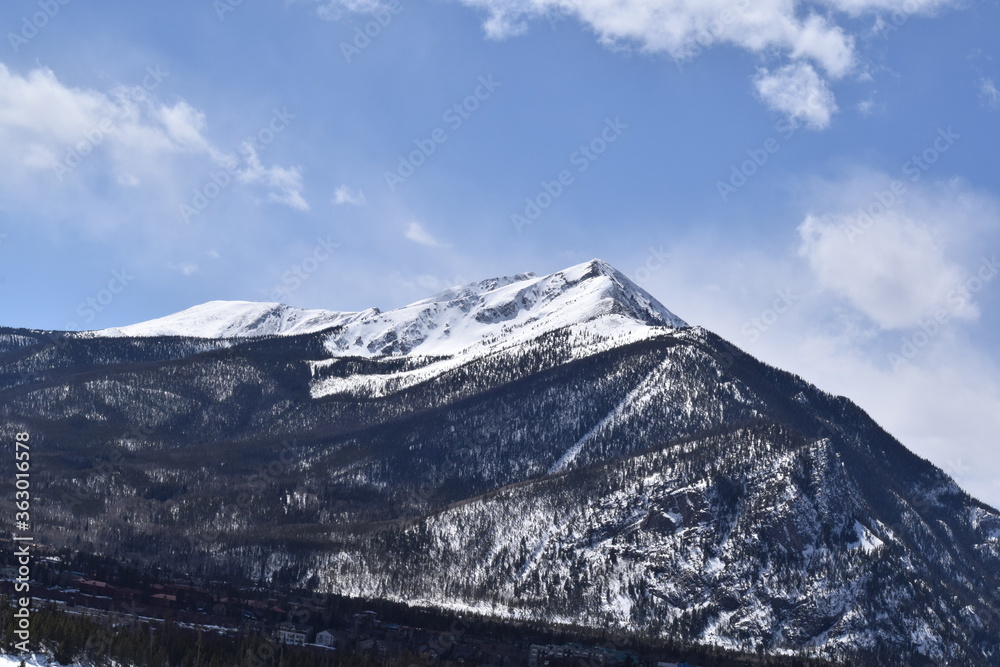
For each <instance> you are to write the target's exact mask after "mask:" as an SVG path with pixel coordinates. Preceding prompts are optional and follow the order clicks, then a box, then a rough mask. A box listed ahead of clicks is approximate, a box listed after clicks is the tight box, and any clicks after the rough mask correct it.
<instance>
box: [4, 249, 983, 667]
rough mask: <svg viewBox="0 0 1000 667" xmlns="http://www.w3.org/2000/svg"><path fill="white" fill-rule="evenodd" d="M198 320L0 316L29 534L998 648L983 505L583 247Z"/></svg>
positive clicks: (646, 619) (968, 661) (490, 609)
mask: <svg viewBox="0 0 1000 667" xmlns="http://www.w3.org/2000/svg"><path fill="white" fill-rule="evenodd" d="M192 310H193V311H194V313H193V314H192V311H185V313H186V314H185V313H180V314H178V315H176V316H172V317H171V318H164V320H166V321H159V324H155V325H154V323H145V324H143V325H136V327H137V328H136V329H132V333H131V334H128V333H125V334H123V333H122V331H123V330H128V329H129V328H128V327H126V328H124V329H123V330H118V331H116V332H97V333H96V334H95V333H92V334H90V335H86V336H82V335H66V336H58V335H54V334H52V335H50V334H46V333H44V332H43V333H40V332H35V331H27V330H3V329H0V430H2V429H3V428H8V429H16V428H31V429H32V431H33V433H37V438H38V441H37V443H36V444H35V445H34V447H33V452H32V453H33V459H32V465H33V469H35V468H37V469H39V470H46V471H52V474H51V476H50V478H47V480H46V494H45V496H44V497H42V498H40V499H39V501H38V504H37V507H36V510H35V512H36V516H37V519H36V520H37V525H38V526H39V528H38V531H37V537H36V539H39V540H46V541H47V542H49V543H51V544H56V545H66V546H69V547H73V548H85V549H89V550H92V551H94V552H101V553H105V554H107V555H109V556H113V557H116V558H123V559H128V560H133V561H137V560H146V561H148V562H151V563H156V564H160V565H165V566H169V567H173V568H178V569H182V570H183V571H185V572H188V573H191V574H192V575H193V576H201V575H204V576H219V577H227V578H229V579H233V580H236V579H238V580H240V581H248V582H255V581H261V580H267V581H270V582H272V583H273V584H275V585H284V586H289V587H293V586H305V587H310V588H317V589H321V590H325V591H331V592H337V593H342V594H348V595H353V596H359V597H369V598H383V599H391V600H401V601H407V602H416V603H420V604H427V605H432V606H436V607H442V608H450V609H456V610H468V611H475V612H477V613H481V614H485V615H492V616H499V617H506V618H517V619H527V620H533V621H537V622H540V623H553V622H557V623H566V624H574V625H578V626H585V627H591V628H596V629H600V630H602V631H603V630H608V631H613V632H615V633H621V634H622V635H626V636H629V637H632V638H633V639H635V640H636V641H650V642H654V641H658V640H662V639H664V638H670V639H671V640H673V641H679V642H682V643H689V644H698V645H705V646H722V647H727V648H730V649H738V650H742V651H747V652H751V653H758V652H759V653H763V654H765V655H779V654H781V655H796V656H822V657H825V658H829V659H833V660H840V661H848V660H850V661H852V662H853V663H854V664H864V665H899V664H907V665H934V664H956V665H958V664H961V665H977V666H979V665H981V666H984V667H985V666H990V665H997V664H1000V512H997V510H996V509H994V508H991V507H989V506H987V505H985V504H983V503H981V502H979V501H977V500H975V499H974V498H971V497H969V496H968V495H967V494H965V493H964V492H963V491H962V490H961V489H960V488H959V487H958V486H957V485H956V484H955V483H954V482H953V481H952V480H951V479H950V478H949V477H948V476H947V475H946V474H944V473H943V472H942V471H940V470H938V469H937V468H935V467H934V466H933V465H931V464H930V463H929V462H927V461H925V460H923V459H920V458H919V457H917V456H915V455H914V454H912V453H911V452H909V451H908V450H907V449H906V448H905V447H904V446H903V445H902V444H900V443H899V442H897V441H896V440H894V439H893V438H892V437H891V436H890V435H888V434H887V433H885V432H884V431H883V430H882V429H881V428H879V426H878V425H877V424H876V423H874V422H873V421H872V420H871V419H870V418H869V417H868V416H867V415H866V414H865V413H864V412H863V411H862V410H861V409H860V408H858V407H857V406H855V405H854V404H852V403H851V402H850V401H848V400H847V399H845V398H842V397H836V396H831V395H829V394H826V393H824V392H822V391H821V390H819V389H817V388H816V387H813V386H811V385H809V384H808V383H807V382H805V381H804V380H802V379H801V378H798V377H796V376H793V375H790V374H788V373H784V372H782V371H779V370H777V369H774V368H771V367H769V366H767V365H765V364H762V363H761V362H759V361H757V360H755V359H753V358H752V357H750V356H749V355H747V354H745V353H744V352H742V351H741V350H739V349H737V348H735V347H733V346H732V345H730V344H729V343H727V342H726V341H724V340H722V339H721V338H719V337H718V336H716V335H714V334H712V333H711V332H708V331H706V330H704V329H702V328H699V327H690V326H687V325H686V324H685V323H684V322H683V321H681V320H679V319H678V318H677V317H676V316H674V315H673V314H672V313H670V312H669V311H668V310H666V309H665V308H664V307H663V306H661V305H659V304H658V303H657V302H656V301H655V300H654V299H653V298H652V297H650V296H649V295H648V294H647V293H645V292H644V291H642V290H641V289H639V288H638V287H637V286H635V285H633V284H632V283H630V282H629V281H628V279H627V278H625V277H624V276H622V274H620V273H618V272H617V271H615V270H614V269H613V268H612V267H610V266H608V265H607V264H605V263H603V262H600V261H598V260H595V261H592V262H587V263H585V264H581V265H579V266H576V267H572V268H570V269H567V270H565V271H561V272H558V273H555V274H552V275H550V276H544V277H541V278H539V277H536V276H533V275H531V274H520V275H517V276H513V277H509V278H499V279H493V280H487V281H482V282H479V283H473V284H471V285H466V286H463V287H458V288H453V289H450V290H446V291H445V292H442V293H440V294H438V295H435V296H433V297H431V298H429V299H425V300H423V301H419V302H417V303H414V304H411V305H409V306H406V307H404V308H400V309H398V310H394V311H389V312H386V313H383V312H379V311H376V310H370V311H363V312H362V313H321V312H315V311H298V310H297V309H288V308H287V307H283V306H277V305H275V304H239V305H237V306H232V307H230V306H223V305H219V304H206V306H204V307H201V308H200V309H192ZM305 313H309V314H305ZM154 322H155V321H154ZM178 333H180V334H181V336H180V337H179V336H177V334H178ZM292 334H297V335H292ZM213 335H214V336H222V338H212V337H211V336H213ZM183 336H187V337H183ZM4 435H9V434H7V433H6V432H4V433H0V437H2V436H4ZM32 438H33V442H34V438H35V435H33V436H32ZM35 457H37V460H36V458H35ZM8 486H9V483H8ZM3 493H5V492H4V491H3V490H0V495H2V494H3ZM11 493H12V491H11ZM11 493H7V494H6V495H4V496H3V497H11ZM0 516H3V517H8V518H9V517H10V516H13V515H12V513H11V512H7V513H4V514H2V515H0ZM6 520H8V519H3V518H0V522H3V521H6ZM0 527H6V526H5V525H4V526H0Z"/></svg>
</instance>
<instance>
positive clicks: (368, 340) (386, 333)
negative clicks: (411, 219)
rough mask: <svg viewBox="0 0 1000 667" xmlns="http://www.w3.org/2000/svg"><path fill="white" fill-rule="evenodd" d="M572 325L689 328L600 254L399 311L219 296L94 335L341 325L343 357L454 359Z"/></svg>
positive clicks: (333, 349) (245, 332)
mask: <svg viewBox="0 0 1000 667" xmlns="http://www.w3.org/2000/svg"><path fill="white" fill-rule="evenodd" d="M570 325H583V326H585V327H586V328H588V329H589V330H590V331H592V332H593V333H595V334H598V333H600V332H607V333H609V334H610V333H622V332H626V331H629V330H636V329H638V328H640V327H650V326H669V327H675V328H677V327H686V326H687V324H685V322H684V321H683V320H681V319H680V318H678V317H677V316H676V315H674V314H673V313H671V312H670V311H668V310H667V309H666V308H664V307H663V306H662V305H660V303H659V302H657V301H656V299H654V298H653V297H652V296H650V295H649V294H648V293H647V292H646V291H645V290H643V289H641V288H640V287H638V286H637V285H635V284H634V283H632V282H631V281H629V279H628V278H626V277H625V276H624V275H622V274H621V273H619V272H618V271H617V270H616V269H614V268H613V267H612V266H610V265H609V264H607V263H606V262H604V261H601V260H597V259H595V260H591V261H589V262H585V263H583V264H579V265H577V266H573V267H571V268H569V269H566V270H564V271H559V272H558V273H554V274H552V275H548V276H543V277H541V278H539V277H538V276H536V275H535V274H533V273H522V274H518V275H516V276H510V277H503V278H492V279H489V280H483V281H480V282H477V283H471V284H469V285H463V286H459V287H453V288H450V289H447V290H444V291H443V292H440V293H438V294H435V295H434V296H432V297H430V298H427V299H423V300H421V301H417V302H416V303H412V304H410V305H408V306H404V307H402V308H399V309H397V310H392V311H388V312H382V311H380V310H379V309H377V308H372V309H369V310H365V311H361V312H353V313H352V312H345V313H341V312H333V311H324V310H305V309H302V308H295V307H293V306H286V305H284V304H278V303H252V302H247V301H212V302H209V303H205V304H202V305H200V306H195V307H193V308H189V309H187V310H184V311H182V312H180V313H176V314H174V315H168V316H166V317H162V318H159V319H155V320H150V321H148V322H142V323H139V324H133V325H131V326H126V327H118V328H113V329H103V330H99V331H93V332H88V333H87V335H88V336H95V337H110V336H117V337H152V336H187V337H191V338H247V337H262V336H294V335H299V334H306V333H314V332H318V331H326V330H331V329H333V330H335V331H334V332H333V334H332V335H331V336H330V338H329V343H328V346H329V350H330V353H331V354H333V355H337V356H365V357H373V356H384V355H429V356H450V355H454V354H460V353H463V352H465V351H467V348H470V347H476V346H488V345H489V343H490V342H491V341H493V342H494V343H495V342H498V341H501V340H502V342H503V343H504V344H513V343H517V342H523V341H525V340H528V339H530V338H535V337H537V336H539V335H541V334H543V333H546V332H550V331H555V330H557V329H561V328H563V327H566V326H570Z"/></svg>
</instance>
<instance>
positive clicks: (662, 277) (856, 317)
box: [619, 172, 1000, 507]
mask: <svg viewBox="0 0 1000 667" xmlns="http://www.w3.org/2000/svg"><path fill="white" fill-rule="evenodd" d="M885 178H887V177H886V175H884V174H872V173H869V172H859V173H856V174H851V175H848V176H846V177H844V178H841V179H838V180H836V181H832V182H829V183H824V184H823V186H822V187H818V186H813V187H811V188H810V187H809V186H808V184H807V186H806V188H804V189H807V190H809V192H808V193H807V200H806V201H805V202H803V208H806V207H810V208H813V209H814V210H819V211H821V212H822V213H823V215H822V217H820V216H816V215H814V216H813V219H812V221H811V222H810V223H808V224H806V225H805V226H806V229H805V230H801V229H799V230H796V229H795V227H794V226H793V224H794V223H793V221H791V220H790V221H789V223H790V224H789V226H788V230H787V233H788V236H787V240H788V241H793V240H794V241H795V242H796V243H794V244H792V245H791V246H790V245H789V244H786V243H779V244H777V246H776V249H775V250H774V251H771V252H760V251H752V250H747V249H744V248H738V247H733V246H731V245H729V244H727V243H726V242H725V240H724V239H718V238H705V237H699V239H700V240H699V241H693V240H692V241H687V242H682V243H678V244H677V245H673V246H667V251H668V252H669V254H670V257H671V261H670V262H669V263H667V264H664V265H663V266H662V267H660V268H659V269H657V270H656V271H653V272H651V274H650V275H649V278H648V279H647V280H644V282H643V284H642V286H643V287H644V288H645V289H647V290H648V291H650V293H652V294H653V295H654V296H657V297H658V298H660V299H661V301H663V303H664V305H665V306H667V307H668V308H670V309H671V310H672V311H674V312H676V313H677V314H678V315H680V316H681V317H683V318H684V319H685V320H687V321H688V322H691V323H693V324H699V325H702V326H705V327H707V328H709V329H711V330H713V331H715V332H716V333H718V334H720V335H722V336H723V337H725V338H726V339H728V340H730V341H731V342H732V343H734V344H735V345H737V346H738V347H740V348H743V349H745V350H747V351H748V352H749V353H750V354H752V355H754V356H755V357H757V358H759V359H761V360H763V361H766V362H768V363H770V364H773V365H775V366H777V367H779V368H782V369H785V370H788V371H791V372H794V373H797V374H799V375H801V376H802V377H803V378H805V379H806V380H807V381H809V382H812V383H814V384H816V385H817V386H818V387H819V388H821V389H823V390H825V391H829V392H832V393H834V394H839V395H843V396H847V397H848V398H850V399H851V400H853V401H854V402H856V403H857V404H858V405H859V406H861V408H863V409H864V410H865V411H866V412H868V413H869V414H870V415H871V416H872V417H873V418H874V419H875V420H876V421H877V422H878V423H879V424H880V425H881V426H882V427H884V428H885V429H886V430H888V431H889V432H890V433H892V434H893V435H894V436H896V437H897V438H899V439H900V441H901V442H902V443H903V444H904V445H905V446H906V447H908V448H910V449H911V450H913V451H915V452H916V453H917V454H919V455H921V456H924V457H926V458H928V459H930V460H931V461H932V462H933V463H934V464H935V465H937V466H939V467H940V468H942V469H943V470H945V472H947V473H949V474H951V475H953V476H954V477H955V478H956V481H957V482H958V483H959V484H961V485H962V486H963V487H964V488H965V489H967V490H968V491H969V492H971V493H972V494H973V495H975V496H977V497H979V498H980V499H982V500H985V501H986V502H989V503H992V504H993V505H995V506H998V507H1000V485H998V484H997V483H996V480H997V479H1000V452H998V451H997V449H996V433H997V432H998V431H1000V368H998V365H1000V355H998V354H997V352H996V348H995V345H994V341H995V333H994V332H993V331H992V330H991V329H990V326H991V323H990V322H988V321H987V318H986V317H983V318H982V319H981V320H979V319H975V318H974V317H973V316H972V313H973V312H974V309H981V310H982V311H983V313H984V314H985V313H987V312H990V311H991V310H993V311H994V312H995V308H996V307H997V306H1000V274H998V273H996V271H995V269H988V268H987V267H986V264H985V262H984V257H983V256H984V254H985V260H987V261H990V262H995V261H996V260H995V259H994V253H995V249H997V248H1000V232H998V230H997V225H996V221H997V220H1000V201H998V200H997V198H996V197H994V196H991V195H988V194H983V193H982V192H979V191H976V190H973V189H972V188H970V187H969V186H968V185H966V184H963V183H961V182H955V181H944V182H938V183H928V182H923V181H922V182H921V183H918V184H910V185H909V188H908V192H907V193H906V194H907V197H906V202H905V203H899V204H897V205H896V206H895V207H894V208H893V213H894V214H895V215H896V219H895V220H893V219H891V218H889V217H886V218H878V220H877V222H876V223H875V225H874V226H872V227H870V228H869V229H868V230H867V231H866V232H865V234H864V236H862V237H859V238H857V239H856V242H855V244H853V245H851V244H850V243H849V242H848V241H846V238H847V237H846V235H845V234H844V232H843V230H842V229H838V225H843V224H844V222H846V220H845V219H844V216H842V215H840V211H843V210H853V209H854V208H856V206H857V205H858V203H859V202H860V201H864V200H865V199H864V198H865V197H866V196H867V197H870V196H871V192H872V189H873V187H878V188H882V187H884V181H885ZM845 192H846V193H847V195H844V194H843V193H845ZM837 193H840V196H841V198H840V199H837V198H836V197H835V196H834V195H836V194H837ZM883 225H884V229H882V230H880V227H882V226H883ZM802 226H803V225H800V227H802ZM803 232H804V233H805V234H806V237H807V238H806V239H803V238H802V234H803ZM845 242H846V245H845ZM887 243H888V244H890V247H886V244H887ZM895 243H900V244H902V245H903V246H904V248H903V249H901V250H897V249H896V248H894V247H891V244H895ZM786 248H789V250H790V251H789V250H785V249H786ZM799 248H805V249H807V252H806V255H805V256H800V255H799V254H798V252H797V250H798V249H799ZM998 254H1000V253H998ZM917 257H920V258H922V260H921V261H916V259H915V258H917ZM646 259H647V257H646V256H644V255H643V254H641V253H637V255H636V257H635V258H633V261H632V262H630V263H625V264H624V265H623V266H619V268H621V269H624V270H627V269H629V268H630V267H632V266H643V265H644V262H645V261H646ZM813 260H815V261H816V262H817V266H813ZM890 266H896V267H897V268H898V270H899V271H900V276H898V277H897V276H895V275H892V271H890V270H889V267H890ZM983 269H987V271H990V270H993V271H994V274H995V275H994V276H993V277H992V278H990V279H989V280H988V281H984V282H983V283H982V284H977V285H974V286H973V289H976V287H978V291H977V292H976V293H975V294H974V295H972V298H971V299H969V300H968V301H967V303H966V304H965V305H962V306H959V311H960V312H964V316H959V315H954V314H953V315H952V316H951V317H950V318H949V319H948V321H947V322H946V323H944V324H940V323H938V324H936V325H930V326H928V327H927V330H929V331H931V332H932V334H930V335H928V334H927V333H926V330H925V329H924V328H921V327H919V326H917V327H912V328H904V329H898V328H891V329H885V328H881V327H880V326H879V325H878V324H876V323H874V322H873V321H872V319H870V318H869V315H868V314H866V313H865V310H867V311H870V313H871V314H872V315H873V316H874V317H875V318H878V319H879V320H880V321H881V322H882V323H884V324H886V325H890V324H903V323H908V325H909V324H912V323H913V321H914V316H915V314H917V313H919V312H921V311H922V310H924V309H925V308H927V307H928V306H929V305H930V303H931V302H935V301H936V302H940V301H941V292H940V286H941V285H947V284H948V282H949V281H950V279H951V278H950V277H949V276H957V277H958V279H959V280H960V281H961V280H962V279H963V278H966V277H971V276H972V275H973V274H977V273H979V275H983V273H980V271H982V270H983ZM922 272H926V273H927V274H929V275H927V276H922V275H920V274H921V273H922ZM851 273H856V274H857V276H854V277H852V276H851V275H850V274H851ZM904 275H905V276H907V277H908V278H907V279H903V277H902V276H904ZM913 281H915V282H913ZM866 284H868V285H870V289H871V291H872V292H873V294H878V295H881V296H871V297H869V296H867V295H865V294H863V293H861V291H863V290H864V289H865V285H866ZM918 285H926V290H927V296H926V297H925V295H922V294H919V293H918V292H919V289H918ZM894 293H895V294H897V297H898V299H899V300H900V301H901V305H899V306H896V305H893V304H891V303H888V301H889V299H890V298H891V297H890V295H891V294H894ZM787 294H791V295H792V298H791V299H786V300H783V299H782V298H781V295H787ZM848 294H850V295H851V297H852V298H849V297H848V296H847V295H848ZM788 302H791V305H790V306H789V305H788ZM973 302H975V304H977V305H976V306H973V305H972V304H973ZM945 304H946V305H945V307H946V308H947V307H954V306H955V304H949V303H948V302H947V299H945ZM776 305H777V306H778V307H777V308H775V306H776ZM963 308H968V310H964V311H963V310H962V309H963ZM779 311H780V312H779ZM949 312H950V313H954V312H955V311H954V310H950V311H949ZM908 342H909V343H911V344H912V343H914V342H915V343H916V345H915V346H914V347H915V351H913V352H911V353H910V356H909V357H908V358H907V361H906V362H905V363H901V364H894V363H893V361H892V359H891V357H890V355H897V356H902V355H903V349H904V345H906V344H907V343H908Z"/></svg>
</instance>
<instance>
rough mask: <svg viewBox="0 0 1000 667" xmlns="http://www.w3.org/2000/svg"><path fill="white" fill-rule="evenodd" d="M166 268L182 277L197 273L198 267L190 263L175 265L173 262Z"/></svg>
mask: <svg viewBox="0 0 1000 667" xmlns="http://www.w3.org/2000/svg"><path fill="white" fill-rule="evenodd" d="M167 268H168V269H170V270H171V271H176V272H177V273H179V274H181V275H182V276H193V275H194V274H196V273H198V265H197V264H194V263H192V262H184V263H183V264H175V263H174V262H168V263H167Z"/></svg>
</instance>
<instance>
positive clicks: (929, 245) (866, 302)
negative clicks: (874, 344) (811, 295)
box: [799, 211, 979, 329]
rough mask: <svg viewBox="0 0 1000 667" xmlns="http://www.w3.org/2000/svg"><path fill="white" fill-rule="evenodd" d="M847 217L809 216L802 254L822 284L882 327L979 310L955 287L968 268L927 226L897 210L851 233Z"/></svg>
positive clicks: (968, 317)
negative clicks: (953, 257) (952, 257)
mask: <svg viewBox="0 0 1000 667" xmlns="http://www.w3.org/2000/svg"><path fill="white" fill-rule="evenodd" d="M853 222H854V221H853V219H852V218H850V217H848V216H840V215H831V216H825V217H823V218H819V217H815V216H807V217H806V219H805V221H804V222H803V223H802V224H801V225H800V226H799V234H800V237H801V241H802V243H801V245H800V247H799V253H800V254H801V256H802V257H804V258H805V259H806V261H807V262H808V263H809V266H810V268H811V269H812V271H813V273H814V274H815V276H816V279H817V280H818V282H819V284H820V285H821V286H822V287H824V288H826V289H829V290H831V291H832V292H834V293H835V294H837V295H839V296H842V297H844V298H846V299H847V300H848V301H850V302H851V304H852V305H853V306H854V307H855V308H857V309H858V310H859V311H861V312H862V313H864V314H865V315H867V316H868V317H870V318H871V319H872V320H873V321H874V322H875V323H876V324H878V325H879V326H880V327H882V328H883V329H898V328H905V327H914V326H917V325H919V324H920V322H921V321H922V320H924V319H925V318H927V317H928V316H931V315H933V314H934V313H937V312H941V311H943V312H946V313H948V314H949V316H950V317H957V318H961V319H966V320H971V319H975V318H976V317H977V316H978V315H979V311H978V309H977V308H976V307H975V306H974V305H972V304H971V303H970V302H969V301H968V300H967V299H963V298H960V292H958V291H957V290H958V289H959V288H960V286H961V285H962V284H963V283H964V281H965V278H966V272H965V271H964V270H963V269H962V267H961V266H960V265H958V264H957V263H955V262H954V261H951V260H950V259H949V258H948V257H946V255H945V251H944V249H943V248H942V247H941V245H940V243H939V242H938V241H937V240H936V239H935V238H934V236H935V235H934V233H933V230H932V229H931V228H930V226H929V225H927V224H925V223H921V222H918V221H915V220H912V219H910V218H907V217H905V216H904V215H901V214H899V213H897V212H894V211H889V212H886V213H884V214H882V215H880V216H878V217H877V218H876V219H875V222H874V224H873V225H872V226H871V227H869V228H868V229H867V231H866V232H865V233H864V235H862V236H859V237H855V236H852V232H851V227H850V225H851V224H853Z"/></svg>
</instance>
